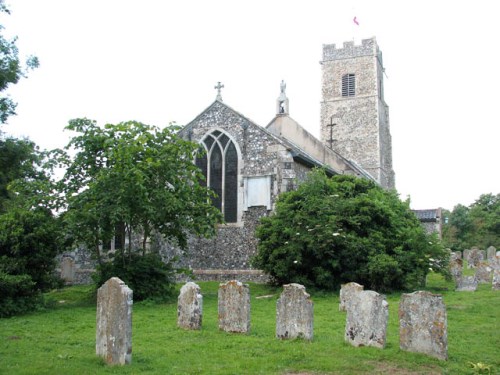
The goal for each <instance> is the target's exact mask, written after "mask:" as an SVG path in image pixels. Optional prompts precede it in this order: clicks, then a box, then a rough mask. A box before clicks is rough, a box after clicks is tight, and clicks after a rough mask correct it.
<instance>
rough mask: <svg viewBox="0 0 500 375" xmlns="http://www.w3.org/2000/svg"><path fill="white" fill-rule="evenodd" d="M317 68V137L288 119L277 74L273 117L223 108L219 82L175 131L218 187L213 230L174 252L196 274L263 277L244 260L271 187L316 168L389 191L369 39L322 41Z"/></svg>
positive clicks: (272, 198) (374, 52)
mask: <svg viewBox="0 0 500 375" xmlns="http://www.w3.org/2000/svg"><path fill="white" fill-rule="evenodd" d="M321 69H322V85H321V91H322V101H321V103H320V111H321V120H320V122H321V123H320V124H318V126H319V129H320V139H317V138H316V137H314V136H313V135H311V134H310V133H309V132H307V131H306V130H305V129H304V128H303V127H302V126H301V125H300V124H298V123H297V122H296V121H295V120H294V119H293V118H292V117H291V116H290V108H291V106H290V102H289V98H288V97H287V96H286V85H285V82H283V81H282V82H281V86H280V93H279V96H278V98H277V100H276V115H275V117H274V118H273V119H272V120H271V121H270V122H269V124H267V126H261V125H259V124H256V123H254V122H252V121H251V120H250V119H249V118H248V117H246V116H245V115H244V114H241V113H239V112H238V111H237V110H235V109H233V108H231V107H230V106H228V105H227V104H226V103H225V102H224V101H223V100H222V95H221V89H222V88H223V86H222V85H221V83H220V82H219V83H218V85H217V86H216V87H215V88H216V89H217V97H216V99H215V101H214V102H213V103H212V104H210V105H209V106H208V108H206V109H205V110H204V111H203V112H201V114H200V115H198V116H197V117H196V118H195V119H193V120H192V121H191V122H190V123H188V124H187V125H186V126H185V127H184V128H183V129H182V130H181V135H182V137H184V138H185V139H188V140H190V141H193V142H197V143H198V144H199V145H200V147H201V148H203V149H204V150H205V152H204V153H200V155H199V156H198V157H197V158H196V164H197V165H198V166H199V167H200V169H201V170H202V171H203V174H204V175H205V177H206V181H205V183H206V184H207V186H209V187H210V188H211V189H213V190H214V191H215V193H216V194H217V198H216V199H214V201H213V204H214V205H215V206H216V207H217V208H219V209H220V210H221V212H222V214H223V216H224V220H225V224H222V225H220V226H219V228H218V235H217V236H216V237H214V238H211V239H204V238H197V237H192V238H190V240H189V245H188V249H187V250H186V252H185V253H182V254H178V255H180V261H179V263H180V265H181V266H184V267H188V268H190V269H192V270H193V272H194V274H195V275H196V277H197V278H198V279H200V280H227V279H232V278H238V279H239V280H241V281H245V280H259V278H261V277H262V278H265V275H263V274H262V272H261V271H259V270H254V269H252V267H251V264H250V261H251V258H252V257H253V256H254V255H255V254H256V251H257V240H256V238H255V236H254V232H255V228H256V226H257V224H258V221H259V219H260V218H261V217H262V216H266V215H269V214H270V213H272V211H273V209H274V205H275V202H276V198H277V197H278V195H279V194H281V193H282V192H286V191H289V190H292V189H295V188H296V186H297V184H298V183H300V181H301V180H303V179H304V178H305V176H306V174H307V172H308V171H310V170H311V169H312V168H314V167H324V168H325V169H326V171H327V173H329V174H330V175H336V174H352V175H356V176H360V177H363V178H368V179H371V180H374V181H376V182H377V183H378V184H379V185H380V186H382V187H384V188H387V189H393V188H394V186H395V181H394V179H395V178H394V171H393V169H392V149H391V135H390V128H389V108H388V106H387V104H386V103H385V101H384V90H383V87H384V86H383V83H384V67H383V64H382V53H381V51H380V50H379V47H378V45H377V42H376V39H375V38H372V39H365V40H363V41H362V42H361V44H360V45H357V44H354V42H346V43H344V45H343V47H342V48H337V47H336V45H335V44H331V45H324V46H323V59H322V61H321ZM168 251H169V252H172V251H174V250H173V249H169V250H168Z"/></svg>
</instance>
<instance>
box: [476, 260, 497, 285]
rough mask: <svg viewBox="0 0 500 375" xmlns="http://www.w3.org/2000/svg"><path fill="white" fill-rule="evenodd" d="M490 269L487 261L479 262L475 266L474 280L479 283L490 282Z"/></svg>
mask: <svg viewBox="0 0 500 375" xmlns="http://www.w3.org/2000/svg"><path fill="white" fill-rule="evenodd" d="M491 271H493V269H492V268H491V267H490V265H489V263H488V262H479V263H478V265H477V268H476V275H475V276H476V280H477V282H478V283H479V284H489V283H490V282H491Z"/></svg>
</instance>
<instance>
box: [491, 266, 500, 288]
mask: <svg viewBox="0 0 500 375" xmlns="http://www.w3.org/2000/svg"><path fill="white" fill-rule="evenodd" d="M491 289H493V290H500V270H494V271H493V282H492V283H491Z"/></svg>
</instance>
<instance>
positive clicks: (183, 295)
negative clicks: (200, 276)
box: [177, 282, 203, 329]
mask: <svg viewBox="0 0 500 375" xmlns="http://www.w3.org/2000/svg"><path fill="white" fill-rule="evenodd" d="M202 317H203V296H202V295H201V291H200V287H199V286H198V285H197V284H195V283H193V282H188V283H186V284H184V285H183V286H182V288H181V291H180V293H179V297H178V298H177V326H179V327H181V328H185V329H201V322H202Z"/></svg>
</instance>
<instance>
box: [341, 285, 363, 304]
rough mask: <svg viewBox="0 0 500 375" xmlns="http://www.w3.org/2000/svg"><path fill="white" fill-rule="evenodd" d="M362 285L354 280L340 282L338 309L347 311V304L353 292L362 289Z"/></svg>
mask: <svg viewBox="0 0 500 375" xmlns="http://www.w3.org/2000/svg"><path fill="white" fill-rule="evenodd" d="M363 289H364V286H363V285H360V284H358V283H355V282H350V283H347V284H342V285H341V287H340V303H339V311H347V305H348V304H349V303H350V301H351V299H352V296H353V295H354V294H355V293H358V292H361V291H363Z"/></svg>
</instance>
